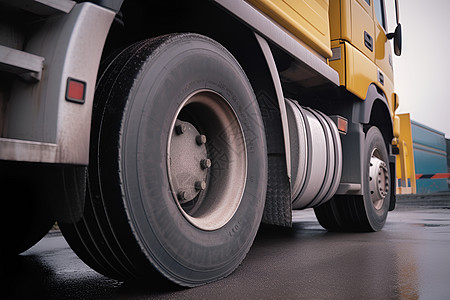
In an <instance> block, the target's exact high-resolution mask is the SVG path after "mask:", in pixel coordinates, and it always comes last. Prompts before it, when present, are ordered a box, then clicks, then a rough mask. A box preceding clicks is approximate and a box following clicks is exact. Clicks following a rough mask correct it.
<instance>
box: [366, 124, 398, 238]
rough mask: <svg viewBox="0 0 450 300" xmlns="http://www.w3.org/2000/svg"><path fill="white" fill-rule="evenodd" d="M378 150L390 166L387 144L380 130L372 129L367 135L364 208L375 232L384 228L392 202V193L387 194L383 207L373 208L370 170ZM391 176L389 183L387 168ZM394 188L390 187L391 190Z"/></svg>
mask: <svg viewBox="0 0 450 300" xmlns="http://www.w3.org/2000/svg"><path fill="white" fill-rule="evenodd" d="M375 148H377V149H378V151H379V153H380V154H381V156H382V160H383V161H384V162H385V163H386V165H389V157H388V153H387V149H386V144H385V143H384V139H383V136H382V134H381V132H380V130H379V129H378V128H376V127H371V128H370V129H369V130H368V131H367V134H366V140H365V171H364V180H365V182H364V207H365V210H366V215H367V220H368V222H369V224H370V227H371V228H372V230H374V231H379V230H381V228H383V226H384V224H385V222H386V217H387V213H388V210H389V202H390V191H389V192H388V193H387V194H386V198H385V199H384V201H383V205H382V207H381V208H380V209H378V210H377V209H375V207H374V206H373V203H372V200H371V197H370V186H369V168H370V159H371V155H372V151H373V150H374V149H375ZM387 171H388V174H389V182H390V178H391V173H390V168H387ZM391 188H392V187H391V186H389V189H391Z"/></svg>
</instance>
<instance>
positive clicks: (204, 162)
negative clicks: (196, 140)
mask: <svg viewBox="0 0 450 300" xmlns="http://www.w3.org/2000/svg"><path fill="white" fill-rule="evenodd" d="M200 166H201V167H202V169H209V168H211V160H210V159H208V158H207V159H202V160H201V161H200Z"/></svg>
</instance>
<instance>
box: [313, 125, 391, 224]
mask: <svg viewBox="0 0 450 300" xmlns="http://www.w3.org/2000/svg"><path fill="white" fill-rule="evenodd" d="M364 149H365V153H364V155H365V157H364V162H365V170H364V180H365V181H364V184H363V187H364V191H363V193H364V195H362V196H359V195H335V196H334V197H333V198H332V199H331V200H330V201H329V202H327V203H325V204H323V205H321V206H319V207H317V208H315V209H314V212H315V214H316V217H317V219H318V221H319V223H320V224H321V225H322V226H323V227H324V228H326V229H328V230H331V231H379V230H381V229H382V228H383V226H384V224H385V222H386V218H387V213H388V210H389V202H390V188H391V187H390V178H391V174H390V168H389V158H388V153H387V148H386V144H385V143H384V139H383V136H382V134H381V132H380V130H379V129H378V128H377V127H370V128H369V130H368V131H367V133H366V138H365V142H364Z"/></svg>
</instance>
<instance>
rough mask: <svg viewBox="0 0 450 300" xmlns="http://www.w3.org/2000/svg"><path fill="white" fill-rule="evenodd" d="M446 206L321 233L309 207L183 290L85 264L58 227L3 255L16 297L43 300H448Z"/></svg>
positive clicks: (401, 211)
mask: <svg viewBox="0 0 450 300" xmlns="http://www.w3.org/2000/svg"><path fill="white" fill-rule="evenodd" d="M449 217H450V210H449V209H448V208H445V207H437V208H436V207H435V208H425V207H414V208H412V207H405V206H400V207H399V208H398V209H397V210H395V211H393V212H391V213H390V214H389V217H388V221H387V223H386V226H385V227H384V229H383V230H382V231H381V232H378V233H329V232H327V231H325V230H324V229H322V227H320V225H319V224H318V222H317V221H316V219H315V216H314V213H313V211H309V210H307V211H300V212H295V213H294V218H295V220H294V222H295V223H294V227H293V228H292V229H289V230H286V229H279V228H271V227H263V228H261V229H260V231H259V233H258V236H257V239H256V241H255V243H254V245H253V247H252V249H251V250H250V253H249V254H248V255H247V258H246V259H245V260H244V262H243V264H242V265H241V266H240V267H239V268H238V269H237V270H236V271H235V272H234V273H233V274H232V275H231V276H229V277H227V278H225V279H223V280H221V281H219V282H215V283H212V284H209V285H205V286H201V287H198V288H193V289H183V288H179V287H176V286H173V285H171V284H168V285H166V286H161V285H158V286H152V282H149V283H148V285H146V286H142V285H140V286H138V285H133V284H130V283H122V282H120V281H116V280H112V279H108V278H106V277H104V276H102V275H99V274H98V273H96V272H95V271H93V270H91V269H89V267H87V266H86V265H84V263H83V262H81V261H80V260H79V259H78V258H77V257H76V256H75V254H74V253H73V252H72V251H71V250H70V248H69V246H68V245H67V243H66V242H65V241H64V239H63V237H62V236H60V235H59V234H58V233H52V234H49V235H47V236H46V237H45V238H44V239H43V240H42V241H41V242H39V243H38V244H37V245H36V246H35V247H33V248H32V249H30V250H29V251H27V252H25V253H23V254H22V255H20V256H19V257H17V258H16V259H14V260H11V261H9V263H8V266H7V269H6V275H7V277H8V280H7V286H8V289H9V290H10V292H11V293H12V294H13V295H15V297H16V298H19V299H22V298H23V299H26V298H34V299H37V298H43V299H149V298H158V299H174V298H215V299H223V298H227V299H229V298H235V299H237V298H239V299H248V298H251V299H261V298H281V299H293V298H295V299H313V298H314V299H348V298H355V299H386V298H394V299H396V298H403V299H404V298H406V299H417V298H427V299H448V295H450V281H449V278H450V218H449Z"/></svg>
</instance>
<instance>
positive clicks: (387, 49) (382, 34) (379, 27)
mask: <svg viewBox="0 0 450 300" xmlns="http://www.w3.org/2000/svg"><path fill="white" fill-rule="evenodd" d="M372 1H373V6H374V14H375V16H374V23H375V35H376V38H375V39H376V42H375V64H376V65H377V66H378V68H379V69H380V70H381V71H382V73H384V75H380V74H379V75H378V76H379V77H380V76H384V77H387V78H378V81H379V82H380V83H381V84H382V85H385V84H386V80H389V81H390V82H391V83H392V82H393V81H394V78H393V77H394V74H393V68H392V51H391V43H390V42H389V41H388V39H387V37H386V34H387V21H386V8H385V4H384V0H372ZM383 79H384V80H383ZM388 85H389V84H388Z"/></svg>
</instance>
